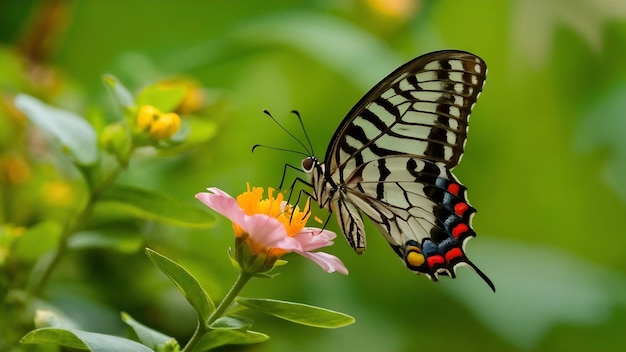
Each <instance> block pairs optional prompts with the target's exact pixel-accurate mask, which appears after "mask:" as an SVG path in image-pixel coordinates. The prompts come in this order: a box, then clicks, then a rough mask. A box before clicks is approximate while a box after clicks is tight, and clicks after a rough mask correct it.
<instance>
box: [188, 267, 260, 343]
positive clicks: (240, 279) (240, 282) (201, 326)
mask: <svg viewBox="0 0 626 352" xmlns="http://www.w3.org/2000/svg"><path fill="white" fill-rule="evenodd" d="M251 278H252V274H250V273H247V272H244V271H240V272H239V276H237V280H235V283H234V284H233V286H232V287H231V288H230V290H229V291H228V293H227V294H226V296H224V298H223V299H222V301H221V302H220V304H219V305H218V306H217V308H215V310H214V311H213V313H211V315H210V316H209V318H208V319H207V321H206V322H202V321H198V326H197V327H196V331H194V333H193V336H191V339H189V342H187V345H186V346H185V347H184V348H183V349H182V351H181V352H190V351H193V349H194V347H195V346H196V344H197V343H198V342H199V341H200V339H201V338H202V337H203V336H204V334H205V333H206V332H207V331H210V330H211V328H210V327H209V326H210V325H211V323H213V322H214V321H215V320H217V319H218V318H219V317H221V316H222V315H224V313H225V312H226V309H228V307H229V306H230V305H231V304H232V303H233V301H234V300H235V298H237V295H239V292H241V290H242V289H243V287H244V286H245V285H246V284H247V283H248V281H249V280H250V279H251Z"/></svg>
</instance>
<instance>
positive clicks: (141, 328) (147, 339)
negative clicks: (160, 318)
mask: <svg viewBox="0 0 626 352" xmlns="http://www.w3.org/2000/svg"><path fill="white" fill-rule="evenodd" d="M122 320H123V321H124V322H125V323H126V324H128V326H130V327H131V328H132V329H133V331H134V332H135V334H137V337H138V338H139V341H141V343H143V344H144V345H146V346H148V347H150V348H152V349H153V350H163V349H164V347H165V346H171V347H172V348H170V349H167V350H172V351H178V350H180V346H179V345H178V342H177V341H176V339H174V338H173V337H171V336H167V335H165V334H163V333H161V332H159V331H156V330H154V329H151V328H149V327H147V326H145V325H143V324H141V323H139V322H138V321H136V320H135V319H133V318H132V317H131V316H130V315H128V314H127V313H124V312H122Z"/></svg>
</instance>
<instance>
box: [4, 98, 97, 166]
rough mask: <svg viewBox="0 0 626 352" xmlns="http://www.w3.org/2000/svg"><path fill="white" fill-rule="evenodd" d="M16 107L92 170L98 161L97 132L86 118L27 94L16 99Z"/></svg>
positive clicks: (78, 161) (80, 163) (71, 155)
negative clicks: (91, 166) (90, 166)
mask: <svg viewBox="0 0 626 352" xmlns="http://www.w3.org/2000/svg"><path fill="white" fill-rule="evenodd" d="M15 106H16V107H17V108H18V109H20V110H22V112H23V113H24V114H26V116H28V118H29V119H30V120H31V121H32V122H33V123H34V124H35V125H36V126H37V127H39V128H41V129H42V130H44V131H46V132H48V133H50V135H51V136H52V137H53V138H54V139H55V140H56V141H57V142H58V143H59V144H60V146H61V148H62V150H63V151H64V152H65V153H67V154H68V155H70V157H72V158H73V159H74V160H75V161H76V163H77V164H79V165H82V166H88V165H92V164H94V163H95V162H96V161H97V159H98V152H97V149H96V132H95V131H94V130H93V128H92V127H91V125H89V123H87V122H86V121H85V120H84V119H83V118H81V117H80V116H78V115H76V114H73V113H71V112H69V111H65V110H61V109H57V108H54V107H51V106H49V105H46V104H44V103H42V102H41V101H40V100H38V99H36V98H34V97H31V96H29V95H25V94H20V95H18V96H17V97H16V98H15Z"/></svg>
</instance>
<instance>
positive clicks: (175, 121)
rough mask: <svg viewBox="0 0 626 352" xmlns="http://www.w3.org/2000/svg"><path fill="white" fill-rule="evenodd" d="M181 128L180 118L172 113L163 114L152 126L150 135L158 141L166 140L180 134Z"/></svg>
mask: <svg viewBox="0 0 626 352" xmlns="http://www.w3.org/2000/svg"><path fill="white" fill-rule="evenodd" d="M179 128H180V116H178V114H176V113H173V112H170V113H167V114H161V115H159V117H158V118H157V119H156V121H154V122H153V123H152V125H151V126H150V134H151V135H152V136H153V137H155V138H158V139H166V138H169V137H171V136H173V135H174V133H176V132H178V129H179Z"/></svg>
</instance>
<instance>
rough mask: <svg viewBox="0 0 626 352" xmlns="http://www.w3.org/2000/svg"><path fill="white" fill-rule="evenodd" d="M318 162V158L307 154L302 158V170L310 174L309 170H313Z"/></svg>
mask: <svg viewBox="0 0 626 352" xmlns="http://www.w3.org/2000/svg"><path fill="white" fill-rule="evenodd" d="M319 164H320V162H319V160H317V158H316V157H314V156H308V157H306V158H304V159H302V170H303V171H304V172H306V173H307V174H310V173H311V172H313V169H315V166H316V165H319Z"/></svg>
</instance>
